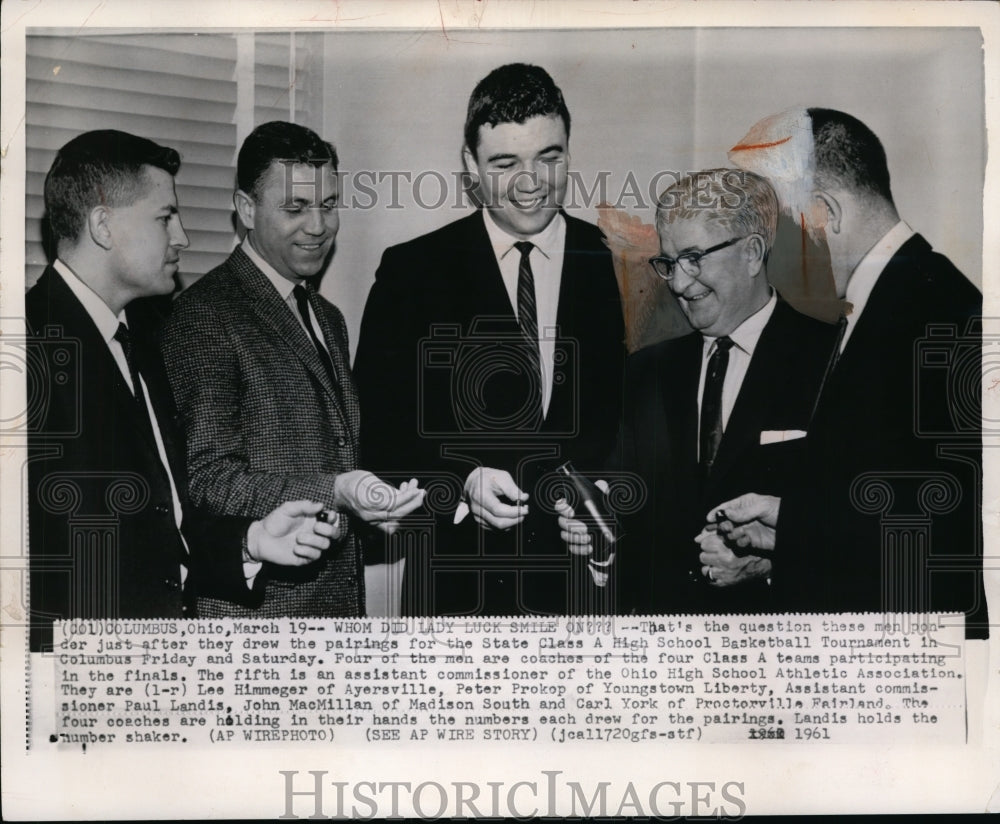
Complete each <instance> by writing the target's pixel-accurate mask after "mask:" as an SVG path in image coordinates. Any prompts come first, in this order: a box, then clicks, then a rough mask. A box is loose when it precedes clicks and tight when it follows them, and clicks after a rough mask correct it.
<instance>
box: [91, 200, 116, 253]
mask: <svg viewBox="0 0 1000 824" xmlns="http://www.w3.org/2000/svg"><path fill="white" fill-rule="evenodd" d="M110 218H111V210H110V209H109V208H108V207H107V206H95V207H94V208H93V209H91V210H90V214H89V215H87V231H88V232H89V233H90V239H91V240H93V241H94V243H96V244H97V245H98V246H100V247H101V248H102V249H104V250H108V249H110V248H111V246H112V237H111V225H110Z"/></svg>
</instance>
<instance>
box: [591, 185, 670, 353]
mask: <svg viewBox="0 0 1000 824" xmlns="http://www.w3.org/2000/svg"><path fill="white" fill-rule="evenodd" d="M597 212H598V218H597V226H598V228H599V229H600V230H601V231H602V232H604V242H605V244H606V245H607V247H608V248H609V249H610V250H611V261H612V264H613V265H614V269H615V277H616V279H617V280H618V289H619V291H620V292H621V297H622V312H623V314H624V316H625V343H626V346H627V347H628V350H629V351H630V352H634V351H635V350H636V349H638V348H639V346H640V345H641V343H642V334H643V332H644V330H645V328H646V326H647V324H648V323H649V320H650V318H651V317H652V315H653V313H654V311H655V309H656V297H657V295H658V292H659V290H658V288H657V287H658V286H660V285H662V283H663V282H662V281H661V280H660V279H659V278H657V277H655V276H654V275H653V274H652V272H651V271H650V269H649V263H648V261H649V258H651V257H652V256H653V255H655V254H657V253H658V252H659V251H660V239H659V236H658V235H657V234H656V227H655V226H653V225H650V224H648V223H643V221H642V219H641V218H640V217H638V216H635V215H630V214H628V213H627V212H625V211H624V210H622V209H616V208H615V207H613V206H610V205H609V204H607V203H601V204H599V205H598V207H597Z"/></svg>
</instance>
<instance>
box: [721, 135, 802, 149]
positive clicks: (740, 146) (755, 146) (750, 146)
mask: <svg viewBox="0 0 1000 824" xmlns="http://www.w3.org/2000/svg"><path fill="white" fill-rule="evenodd" d="M791 139H792V136H791V135H789V136H788V137H785V138H782V139H781V140H774V141H772V142H770V143H740V144H738V145H736V146H733V148H731V149H730V150H729V151H731V152H747V151H750V150H751V149H770V148H772V147H774V146H780V145H781V144H782V143H787V142H788V141H789V140H791Z"/></svg>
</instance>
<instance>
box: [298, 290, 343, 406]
mask: <svg viewBox="0 0 1000 824" xmlns="http://www.w3.org/2000/svg"><path fill="white" fill-rule="evenodd" d="M292 294H293V295H294V296H295V305H296V306H298V307H299V315H300V316H301V317H302V323H303V324H304V325H305V327H306V332H308V333H309V337H310V339H311V340H312V342H313V346H315V347H316V354H317V355H319V359H320V360H321V361H322V362H323V368H324V369H326V374H327V375H328V376H329V377H330V383H332V384H333V386H334V388H335V389H336V388H338V383H337V373H336V372H335V371H334V368H333V361H332V360H330V353H329V352H328V351H327V350H326V347H325V346H324V345H323V342H322V340H321V339H320V337H319V333H318V331H317V330H316V328H315V327H314V326H313V322H312V318H311V317H310V315H309V292H308V291H307V290H306V287H305V286H303V285H302V284H301V283H300V284H299V285H298V286H296V287H295V288H294V289H292Z"/></svg>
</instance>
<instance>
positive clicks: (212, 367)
mask: <svg viewBox="0 0 1000 824" xmlns="http://www.w3.org/2000/svg"><path fill="white" fill-rule="evenodd" d="M237 186H238V188H237V191H236V193H235V196H234V198H233V200H234V203H235V206H236V212H237V214H238V216H239V219H240V222H241V223H242V225H243V228H244V229H245V230H246V238H245V239H244V240H243V243H242V244H241V245H240V246H239V247H238V248H237V249H235V250H234V251H233V253H232V254H231V255H230V256H229V259H228V260H226V262H225V263H223V264H222V265H221V266H219V267H217V268H216V269H214V270H212V271H211V272H209V273H208V274H207V275H205V276H204V277H203V278H202V279H201V280H199V281H198V282H197V283H195V284H194V285H193V286H191V287H190V288H189V289H188V290H186V291H185V292H184V293H183V294H182V295H181V296H180V297H179V298H178V299H177V301H176V305H175V308H174V311H173V312H172V314H171V317H170V320H169V322H168V324H167V326H166V328H165V330H164V336H163V342H162V346H163V353H164V359H165V361H166V364H167V372H168V374H169V377H170V383H171V386H172V388H173V391H174V396H175V398H176V400H177V407H178V410H179V412H180V417H181V421H182V424H183V426H184V427H185V429H186V431H187V436H188V461H187V463H188V470H189V472H190V475H191V495H192V497H193V498H194V499H195V500H196V501H197V502H198V503H199V504H200V505H202V506H204V507H205V508H206V509H208V510H209V511H211V512H213V513H219V514H234V515H254V514H255V513H257V512H260V511H262V510H263V511H266V510H267V509H268V508H269V507H271V506H273V504H272V503H271V502H272V501H281V500H284V499H285V498H287V497H288V496H289V495H291V496H292V497H308V498H311V499H313V500H317V501H322V502H323V503H324V504H325V505H326V506H327V507H330V508H333V509H336V510H338V512H340V513H342V514H343V518H344V520H345V521H346V520H347V519H348V517H349V516H350V518H351V520H350V526H349V528H348V529H347V533H346V536H345V537H344V538H343V540H341V541H340V542H339V543H338V544H337V545H336V546H334V547H333V548H332V549H331V550H330V551H329V552H327V553H326V554H325V555H324V557H323V558H322V559H321V560H320V561H319V562H317V563H315V564H311V565H309V566H307V567H302V568H299V569H286V568H279V567H272V566H270V565H265V568H264V570H263V572H262V575H263V576H264V578H265V580H266V588H265V593H264V599H263V603H262V604H260V605H259V606H255V607H254V608H253V609H249V608H247V607H245V606H241V605H239V604H235V603H231V602H227V601H222V600H219V599H204V600H203V601H201V602H199V609H200V611H201V613H202V614H204V615H210V616H225V615H246V616H255V617H274V616H285V615H299V616H340V615H360V614H363V613H364V579H363V577H362V569H361V555H360V549H359V545H358V540H357V532H358V528H359V523H360V522H365V523H367V522H372V521H374V522H377V525H378V528H379V529H382V530H386V531H391V530H392V529H394V528H395V526H396V519H398V518H401V517H403V516H404V515H406V514H408V513H409V511H411V510H412V509H414V508H416V507H417V506H419V505H420V503H421V501H422V498H423V493H422V491H421V490H419V489H418V488H417V486H416V484H415V483H414V484H411V483H409V482H408V481H407V482H404V483H403V484H401V488H399V489H393V488H390V487H388V486H386V485H385V484H383V483H382V482H381V481H379V480H378V479H377V478H376V477H375V476H373V475H372V474H371V473H369V472H364V471H362V470H359V469H358V459H357V438H358V418H359V411H358V401H357V397H356V395H355V391H354V384H353V382H352V380H351V372H350V367H349V358H348V347H347V330H346V327H345V324H344V318H343V315H342V314H341V313H340V310H339V309H337V308H336V307H335V306H333V304H331V303H329V302H328V301H326V300H325V299H324V298H322V297H321V296H320V295H319V294H318V293H317V292H316V289H315V285H314V281H315V279H316V278H317V277H319V276H321V275H322V273H323V272H324V270H325V269H326V265H327V262H328V261H329V258H330V255H331V254H332V252H333V249H334V244H335V240H336V237H337V229H338V228H339V217H338V213H337V205H338V203H337V201H338V195H339V188H338V180H337V153H336V151H335V150H334V148H333V146H332V145H330V144H329V143H327V142H326V141H324V140H322V139H321V138H320V137H319V136H318V135H316V134H315V133H314V132H312V131H311V130H309V129H307V128H305V127H303V126H299V125H296V124H293V123H285V122H280V121H275V122H271V123H265V124H263V125H261V126H258V127H257V128H256V129H254V131H253V132H251V134H250V135H249V136H248V137H247V139H246V140H245V141H244V143H243V146H242V148H241V149H240V154H239V158H238V161H237Z"/></svg>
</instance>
